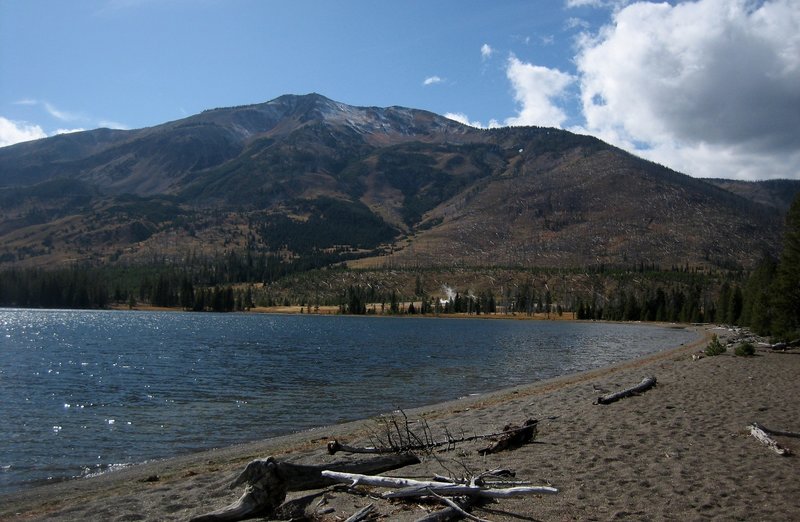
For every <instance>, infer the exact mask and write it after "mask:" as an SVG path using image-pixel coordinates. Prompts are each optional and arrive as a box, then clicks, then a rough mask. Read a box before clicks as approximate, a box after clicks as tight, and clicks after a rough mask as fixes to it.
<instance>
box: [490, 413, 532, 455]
mask: <svg viewBox="0 0 800 522" xmlns="http://www.w3.org/2000/svg"><path fill="white" fill-rule="evenodd" d="M538 423H539V421H537V420H536V419H528V420H526V421H525V422H524V423H523V425H522V426H512V425H510V424H509V425H507V426H506V427H505V428H503V437H502V438H501V439H500V440H498V441H497V442H495V443H493V444H492V445H490V446H488V447H486V448H483V449H479V450H478V453H480V454H481V455H488V454H490V453H498V452H500V451H505V450H512V449H516V448H519V447H520V446H522V445H523V444H527V443H529V442H531V441H532V440H533V439H535V438H536V434H537V433H538V428H537V427H536V426H537V424H538Z"/></svg>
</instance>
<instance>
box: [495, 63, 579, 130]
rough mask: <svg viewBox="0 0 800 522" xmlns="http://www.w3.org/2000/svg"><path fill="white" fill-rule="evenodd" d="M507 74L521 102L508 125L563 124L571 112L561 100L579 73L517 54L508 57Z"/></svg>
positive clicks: (515, 97)
mask: <svg viewBox="0 0 800 522" xmlns="http://www.w3.org/2000/svg"><path fill="white" fill-rule="evenodd" d="M506 76H507V77H508V79H509V80H510V81H511V86H512V88H513V89H514V99H515V100H516V101H517V103H518V104H519V105H520V108H519V112H518V114H517V116H514V117H511V118H508V119H506V121H505V123H506V125H539V126H543V127H560V126H561V125H562V124H563V123H564V121H565V120H566V119H567V115H566V113H565V112H564V111H563V109H561V108H560V107H559V106H558V104H557V100H558V99H559V98H560V97H562V96H563V95H564V93H565V91H566V89H567V87H569V85H570V84H572V83H573V82H574V81H575V77H573V76H572V75H570V74H567V73H565V72H562V71H559V70H558V69H550V68H548V67H542V66H540V65H534V64H531V63H525V62H522V61H520V60H519V59H517V58H516V57H515V56H511V57H510V58H509V59H508V64H507V67H506Z"/></svg>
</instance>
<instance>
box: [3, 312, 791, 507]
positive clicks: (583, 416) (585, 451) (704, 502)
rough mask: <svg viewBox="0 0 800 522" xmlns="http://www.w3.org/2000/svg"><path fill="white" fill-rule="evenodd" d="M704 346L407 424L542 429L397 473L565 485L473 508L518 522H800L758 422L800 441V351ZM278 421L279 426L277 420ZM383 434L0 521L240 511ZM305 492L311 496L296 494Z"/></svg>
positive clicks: (208, 457)
mask: <svg viewBox="0 0 800 522" xmlns="http://www.w3.org/2000/svg"><path fill="white" fill-rule="evenodd" d="M698 328H700V329H701V330H702V331H703V333H704V334H705V335H706V339H704V340H702V341H700V342H698V343H695V344H693V345H690V346H688V345H687V346H681V347H679V348H676V349H672V350H668V351H664V352H660V353H657V354H653V355H650V356H647V357H644V358H641V359H636V360H633V361H628V362H625V363H623V364H619V365H616V366H614V367H609V368H603V369H599V370H592V371H588V372H582V373H578V374H573V375H568V376H564V377H559V378H556V379H551V380H548V381H543V382H538V383H535V384H532V385H528V386H523V387H517V388H513V389H506V390H502V391H499V392H494V393H490V394H486V395H481V396H476V397H471V398H467V399H462V400H458V401H452V402H448V403H444V404H439V405H436V406H432V407H426V408H420V409H416V410H410V411H407V412H405V413H406V414H407V416H408V418H409V419H410V420H411V421H412V426H413V425H417V426H418V425H419V423H418V422H417V421H418V420H419V419H424V421H425V423H426V424H427V426H428V427H429V429H430V431H431V432H432V434H433V435H434V436H437V435H442V434H444V433H445V430H447V432H449V433H450V434H452V435H456V436H458V435H464V436H468V435H475V434H484V433H492V432H497V431H499V430H501V429H502V427H503V426H504V425H506V424H508V423H516V424H519V423H522V422H523V421H525V420H526V419H531V418H533V419H537V420H538V421H539V433H538V436H537V438H536V442H535V443H532V444H527V445H524V446H522V447H521V448H518V449H516V450H513V451H507V452H502V453H497V454H492V455H488V456H486V457H482V456H480V455H479V454H478V453H477V451H476V450H477V449H478V448H480V447H485V446H486V445H487V441H486V440H478V441H474V442H469V443H465V444H461V445H458V447H457V448H456V449H455V450H453V451H449V452H446V453H437V454H435V456H424V457H423V458H422V463H421V464H418V465H414V466H409V467H406V468H403V469H401V470H397V471H394V472H391V473H387V474H388V475H394V476H403V477H409V478H419V479H429V478H431V477H432V476H433V474H441V475H449V476H466V475H469V474H474V473H480V472H482V471H485V470H489V469H495V468H507V469H511V470H514V471H515V472H516V478H517V479H519V480H529V481H531V482H532V483H533V484H534V485H552V486H554V487H556V488H558V489H559V493H558V494H557V495H547V496H529V497H522V498H514V499H503V500H501V501H499V502H497V503H494V504H489V505H487V506H485V507H482V508H478V509H476V510H475V511H474V514H475V515H476V516H479V517H481V518H483V519H486V520H492V521H518V520H673V519H676V520H681V519H683V520H702V519H714V520H797V519H800V466H799V465H798V461H797V457H796V454H798V453H800V439H796V438H788V437H776V440H778V442H779V443H780V444H781V445H783V446H784V447H787V448H789V449H790V450H792V452H793V453H794V454H795V456H789V457H782V456H779V455H777V454H776V453H774V452H772V451H770V450H769V449H768V448H767V447H766V446H764V445H762V444H760V443H759V442H758V441H756V439H755V438H753V437H751V436H750V434H749V431H748V429H747V425H748V424H750V423H751V422H753V421H757V422H759V423H760V424H763V425H765V426H767V427H770V428H773V429H780V430H787V431H794V432H798V431H800V351H798V350H796V349H795V350H793V351H788V352H774V351H770V350H767V349H765V348H759V349H758V350H757V352H756V355H755V356H754V357H736V356H734V355H733V348H732V347H731V348H730V349H729V350H728V352H727V353H726V354H723V355H720V356H717V357H702V358H696V357H693V355H695V354H698V353H701V352H702V349H703V348H704V347H705V345H706V344H707V337H708V336H710V335H711V334H712V333H716V334H717V335H718V336H719V337H720V339H721V340H723V341H728V340H735V339H736V338H737V336H738V335H739V334H737V333H736V332H734V331H731V330H728V329H725V328H715V327H713V326H709V327H698ZM650 375H652V376H655V377H656V378H657V380H658V385H657V386H656V387H655V388H653V389H651V390H649V391H647V392H645V393H643V394H641V395H638V396H634V397H630V398H626V399H623V400H620V401H618V402H615V403H613V404H609V405H597V404H595V403H594V402H595V399H596V398H597V397H598V396H600V395H601V394H604V393H607V392H612V391H616V390H619V389H622V388H626V387H629V386H632V385H635V384H637V383H639V382H640V381H641V380H642V378H643V377H645V376H650ZM265 422H268V419H265ZM378 425H379V423H378V422H376V420H374V419H373V420H364V421H359V422H353V423H348V424H342V425H337V426H332V427H323V428H317V429H314V430H309V431H305V432H301V433H297V434H293V435H290V436H285V437H280V438H275V439H270V440H265V441H262V442H258V443H251V444H246V445H239V446H234V447H230V448H223V449H218V450H211V451H207V452H203V453H198V454H194V455H188V456H184V457H178V458H174V459H168V460H163V461H158V462H152V463H147V464H142V465H138V466H132V467H129V468H126V469H123V470H120V471H117V472H113V473H107V474H105V475H101V476H99V477H95V478H90V479H82V480H72V481H67V482H62V483H58V484H53V485H49V486H45V487H41V488H36V489H32V490H28V491H24V492H20V493H15V494H12V495H7V496H3V497H0V520H109V521H135V520H153V521H156V520H188V519H190V518H191V517H193V516H197V515H200V514H203V513H207V512H209V511H213V510H215V509H218V508H221V507H224V506H225V505H227V504H230V503H231V502H233V501H235V500H236V499H237V498H239V496H240V495H241V494H242V492H243V488H242V487H239V488H236V489H230V488H229V487H228V486H229V484H230V483H231V482H232V481H233V479H234V478H235V477H236V476H238V474H239V473H240V471H241V470H242V469H243V468H244V466H245V465H246V464H247V462H249V461H250V460H252V459H255V458H263V457H266V456H269V455H272V456H275V457H276V458H278V459H280V460H287V461H292V462H299V463H308V464H322V463H329V462H332V461H334V460H342V459H348V458H350V459H354V458H356V457H348V456H346V455H343V454H337V455H336V456H329V455H328V454H327V451H326V448H325V443H326V442H327V441H328V440H329V439H334V438H335V439H337V440H339V441H342V442H345V443H347V444H351V445H368V444H369V436H370V433H373V432H374V431H375V430H376V429H377V426H378ZM292 496H299V494H292V493H290V498H291V497H292ZM319 499H324V500H322V501H315V502H314V503H312V504H311V506H312V507H311V508H310V509H313V510H316V512H317V513H320V520H331V521H333V520H345V519H346V518H347V517H349V516H350V515H352V513H353V512H355V511H356V510H357V509H358V508H359V507H363V506H365V505H367V504H369V503H371V502H375V507H376V510H377V512H378V513H380V514H381V515H382V517H383V519H384V520H399V521H403V520H416V519H417V518H419V517H421V516H423V515H424V514H425V512H426V511H427V510H435V509H438V508H439V506H438V505H436V504H433V503H424V502H418V501H413V502H408V501H406V502H398V501H393V502H389V501H384V500H375V499H372V498H366V497H361V496H356V495H352V494H349V493H346V492H341V491H331V490H328V491H326V492H325V493H324V494H323V495H320V497H319Z"/></svg>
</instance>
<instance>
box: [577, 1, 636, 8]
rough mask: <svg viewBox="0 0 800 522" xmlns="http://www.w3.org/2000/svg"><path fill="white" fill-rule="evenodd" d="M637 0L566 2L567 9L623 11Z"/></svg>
mask: <svg viewBox="0 0 800 522" xmlns="http://www.w3.org/2000/svg"><path fill="white" fill-rule="evenodd" d="M634 1H635V0H566V4H565V5H566V7H567V9H572V8H575V7H597V8H603V9H621V8H622V7H624V6H626V5H628V4H631V3H633V2H634Z"/></svg>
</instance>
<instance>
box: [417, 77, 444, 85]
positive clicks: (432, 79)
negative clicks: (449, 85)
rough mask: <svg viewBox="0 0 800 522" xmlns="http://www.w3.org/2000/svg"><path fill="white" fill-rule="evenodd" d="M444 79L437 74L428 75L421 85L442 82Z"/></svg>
mask: <svg viewBox="0 0 800 522" xmlns="http://www.w3.org/2000/svg"><path fill="white" fill-rule="evenodd" d="M443 81H444V80H443V79H441V78H440V77H438V76H428V77H427V78H425V81H423V82H422V85H434V84H437V83H442V82H443Z"/></svg>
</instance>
